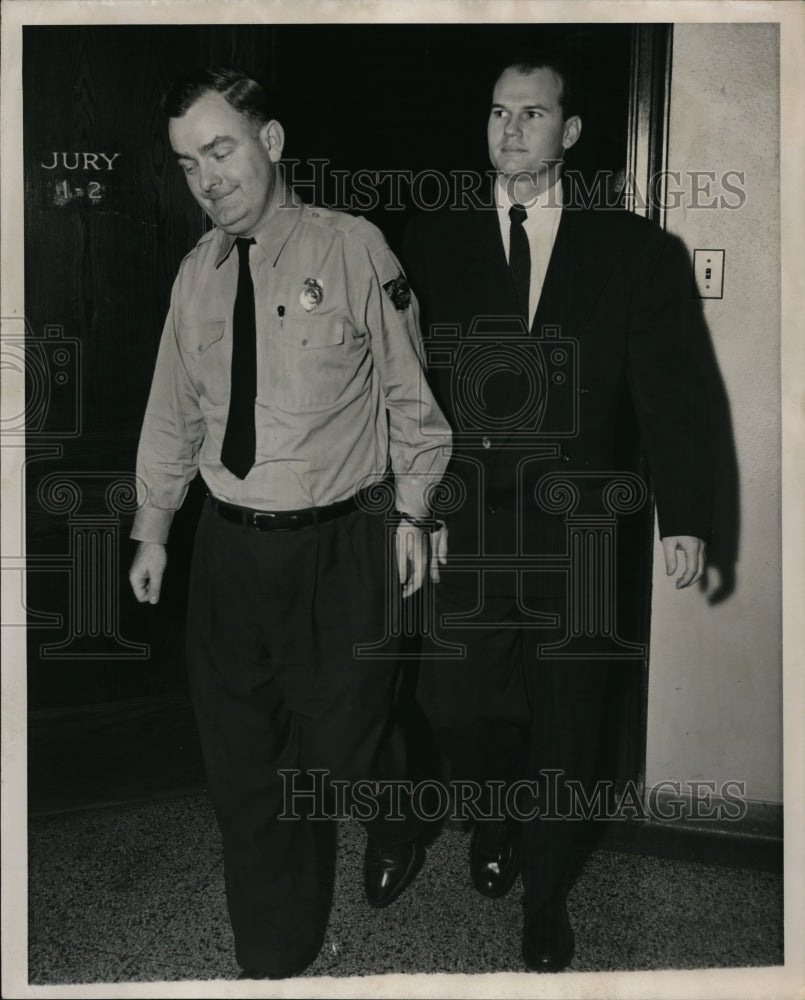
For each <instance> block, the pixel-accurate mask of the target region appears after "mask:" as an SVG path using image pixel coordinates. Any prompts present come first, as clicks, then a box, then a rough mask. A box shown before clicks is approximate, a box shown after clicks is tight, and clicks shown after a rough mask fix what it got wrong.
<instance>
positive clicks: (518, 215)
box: [509, 202, 528, 226]
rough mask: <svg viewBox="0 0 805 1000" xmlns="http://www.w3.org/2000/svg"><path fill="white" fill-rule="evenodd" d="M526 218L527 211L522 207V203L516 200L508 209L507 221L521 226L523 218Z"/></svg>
mask: <svg viewBox="0 0 805 1000" xmlns="http://www.w3.org/2000/svg"><path fill="white" fill-rule="evenodd" d="M527 218H528V212H526V210H525V209H524V208H523V206H522V205H518V204H517V203H516V202H515V203H514V204H513V205H512V206H511V208H510V209H509V221H510V222H511V223H512V224H513V225H515V226H522V224H523V223H524V222H525V220H526V219H527Z"/></svg>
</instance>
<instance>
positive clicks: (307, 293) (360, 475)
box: [130, 69, 450, 978]
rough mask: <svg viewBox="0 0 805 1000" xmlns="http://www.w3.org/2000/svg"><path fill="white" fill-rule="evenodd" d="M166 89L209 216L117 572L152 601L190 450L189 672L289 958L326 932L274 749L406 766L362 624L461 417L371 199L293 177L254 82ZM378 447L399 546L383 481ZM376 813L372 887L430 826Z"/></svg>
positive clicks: (410, 578) (143, 449)
mask: <svg viewBox="0 0 805 1000" xmlns="http://www.w3.org/2000/svg"><path fill="white" fill-rule="evenodd" d="M164 109H165V111H166V113H167V115H168V118H169V124H168V131H169V135H170V142H171V146H172V148H173V151H174V153H175V155H176V158H177V160H178V163H179V165H180V166H181V168H182V169H183V171H184V173H185V176H186V178H187V183H188V186H189V188H190V191H191V193H192V194H193V196H194V197H195V199H196V200H197V201H198V202H199V204H200V205H201V206H202V207H203V209H204V210H205V212H206V213H207V214H208V216H209V217H210V219H211V220H212V222H213V223H214V228H213V229H211V230H210V231H209V232H208V233H206V234H205V235H204V236H203V237H202V238H201V239H200V240H199V242H198V244H197V246H196V247H195V249H193V250H192V251H191V253H189V254H188V256H187V257H186V258H185V259H184V260H183V261H182V264H181V266H180V268H179V274H178V276H177V278H176V281H175V283H174V287H173V293H172V297H171V303H170V310H169V313H168V317H167V321H166V323H165V328H164V332H163V336H162V340H161V344H160V348H159V354H158V358H157V362H156V371H155V374H154V380H153V385H152V389H151V394H150V397H149V400H148V406H147V410H146V414H145V421H144V425H143V429H142V436H141V440H140V448H139V454H138V463H137V467H138V476H139V477H140V480H141V483H142V484H143V485H144V495H143V500H142V504H141V506H140V508H139V510H138V512H137V516H136V518H135V523H134V528H133V531H132V537H133V538H134V539H136V540H138V541H139V543H140V544H139V546H138V549H137V553H136V556H135V559H134V562H133V565H132V568H131V572H130V578H131V583H132V586H133V588H134V592H135V594H136V596H137V598H138V600H140V601H148V602H150V603H152V604H154V603H156V602H157V600H158V599H159V592H160V586H161V582H162V576H163V571H164V569H165V565H166V550H165V543H166V540H167V537H168V531H169V528H170V525H171V519H172V518H173V515H174V513H175V511H176V510H177V508H178V507H179V506H180V505H181V503H182V501H183V499H184V496H185V493H186V491H187V488H188V485H189V483H190V481H191V480H192V479H193V478H194V476H195V475H196V473H197V471H199V470H200V472H201V475H202V477H203V479H204V481H205V483H206V485H207V487H208V490H209V496H208V497H207V499H206V502H205V506H204V509H203V512H202V515H201V519H200V523H199V527H198V533H197V537H196V543H195V549H194V554H193V564H192V570H191V580H190V598H189V607H188V643H187V652H188V664H189V671H190V684H191V692H192V698H193V703H194V708H195V713H196V718H197V723H198V727H199V732H200V736H201V742H202V747H203V751H204V758H205V764H206V769H207V776H208V783H209V791H210V795H211V797H212V801H213V804H214V807H215V810H216V815H217V818H218V822H219V825H220V828H221V832H222V836H223V846H224V860H225V875H226V891H227V901H228V906H229V912H230V916H231V921H232V926H233V929H234V935H235V948H236V956H237V960H238V963H239V965H240V966H241V968H242V970H243V971H242V972H241V977H248V978H280V977H284V976H289V975H294V974H296V973H298V972H300V971H301V970H303V969H304V968H305V967H306V966H307V965H309V964H310V962H311V961H312V960H313V959H314V958H315V955H316V953H317V952H318V949H319V947H320V943H321V929H320V921H318V919H317V907H318V904H319V901H318V894H319V889H320V882H321V879H320V877H319V869H318V862H317V851H316V849H315V844H314V838H313V832H314V830H313V826H314V825H313V824H312V823H311V822H309V821H307V822H305V821H304V820H302V821H294V820H292V819H282V818H280V816H281V814H283V813H284V814H285V815H287V814H288V812H295V811H296V808H297V807H298V804H296V805H295V804H291V806H292V807H291V808H290V809H289V808H288V806H289V804H288V802H287V790H288V784H287V780H283V776H282V775H281V774H280V773H279V772H280V771H291V772H293V771H301V772H305V771H309V770H311V769H324V770H326V771H327V772H328V773H329V775H331V776H332V777H337V778H339V779H347V780H353V779H359V778H373V777H374V778H377V779H382V778H389V777H395V776H401V775H400V764H399V758H398V755H396V754H395V753H393V750H394V745H393V741H392V739H391V736H390V732H391V728H392V727H391V725H390V718H391V710H392V706H393V702H394V695H395V680H396V668H395V664H394V660H393V658H391V657H389V656H388V654H389V653H390V652H391V651H392V645H391V643H392V642H393V639H391V638H390V637H388V636H386V642H385V644H384V647H383V650H384V654H385V656H384V657H383V658H382V659H378V658H375V659H371V658H367V657H365V656H361V649H360V647H361V646H369V645H371V644H373V643H376V642H378V641H381V642H382V640H383V639H384V627H385V622H386V619H387V611H388V610H389V609H388V607H387V604H388V598H387V594H388V592H389V587H388V586H387V578H388V577H389V575H391V576H392V577H394V583H395V586H396V588H397V589H396V593H395V592H392V593H391V599H392V600H394V599H400V598H404V597H407V596H409V595H410V594H412V593H413V592H414V591H416V590H417V589H418V588H419V586H420V585H421V584H422V581H423V578H424V576H425V574H426V573H427V572H428V559H429V558H432V564H431V567H430V572H431V575H432V576H434V577H438V561H439V559H440V558H441V559H443V558H444V554H445V553H444V547H445V538H444V532H443V531H436V532H435V533H434V534H433V535H432V544H431V545H430V547H429V545H428V534H429V532H430V529H432V528H433V527H434V526H435V522H433V521H432V520H431V519H430V517H429V510H428V505H427V491H428V488H429V487H430V486H432V485H433V484H434V483H435V482H438V480H439V479H440V477H441V474H442V472H443V470H444V468H445V466H446V463H447V461H448V459H449V452H450V432H449V429H448V426H447V424H446V422H445V419H444V417H443V416H442V414H441V412H440V410H439V409H438V407H437V406H436V404H435V402H434V400H433V398H432V396H431V395H430V393H429V391H428V390H427V389H426V388H425V386H424V380H423V378H422V377H421V376H422V367H421V345H420V337H419V329H418V319H417V304H416V300H415V299H414V297H413V296H412V295H411V294H410V292H409V290H408V285H407V282H406V279H405V276H404V274H403V273H402V271H401V269H400V265H399V263H398V262H397V260H396V258H395V257H394V255H393V254H392V253H391V251H390V250H389V248H388V247H387V246H386V244H385V241H384V240H383V237H382V235H381V234H380V232H379V231H378V230H377V229H376V228H375V227H374V226H372V225H371V224H370V223H368V222H366V221H365V220H363V219H358V218H353V217H351V216H348V215H344V214H341V213H337V212H332V211H327V210H325V209H318V208H312V207H308V206H304V205H302V204H300V203H298V202H297V201H295V199H294V197H293V195H292V192H290V191H289V190H288V189H287V188H286V187H285V185H284V183H283V182H282V180H281V175H280V159H281V155H282V149H283V141H284V134H283V129H282V126H281V125H280V123H279V122H277V121H276V120H274V119H272V118H271V116H270V114H269V111H268V108H267V107H266V98H265V94H264V92H263V90H262V89H261V88H260V87H259V85H258V84H257V83H255V82H254V81H253V80H251V79H249V78H248V77H246V76H244V75H242V74H240V73H238V72H235V71H232V70H228V69H214V70H204V71H201V72H199V73H197V74H194V75H193V76H191V77H186V78H183V79H181V80H178V81H177V82H175V83H174V85H173V86H172V88H171V89H170V91H169V93H168V94H167V96H166V98H165V101H164ZM389 469H390V470H391V473H392V474H393V491H394V496H393V500H394V501H396V510H397V526H396V528H395V529H393V530H394V542H395V545H396V563H397V566H396V569H395V567H394V566H390V565H389V560H388V559H387V554H386V553H387V546H386V524H387V520H388V519H387V518H386V516H385V513H384V508H383V504H382V503H378V491H382V489H383V488H384V484H386V483H388V482H389V471H388V470H389ZM429 548H430V552H431V554H432V555H431V556H430V557H429V555H428V552H429ZM388 551H389V554H390V555H391V556H392V561H394V558H393V555H394V551H395V550H394V549H389V550H388ZM397 580H399V583H397ZM286 778H287V775H286ZM284 793H286V794H285V801H283V794H284ZM378 801H379V800H378ZM366 826H367V833H368V837H367V849H366V864H365V889H366V894H367V898H368V901H369V902H370V903H371V904H373V905H375V906H385V905H387V904H388V903H390V902H391V901H392V900H393V899H395V898H396V897H397V896H398V895H399V894H400V892H402V890H403V889H404V888H405V887H406V886H407V885H408V884H409V882H410V881H411V880H412V879H413V877H414V876H415V875H416V872H417V869H418V866H419V865H420V863H421V860H422V849H421V846H420V844H419V841H418V836H417V835H418V833H419V830H418V826H417V822H416V821H415V819H414V818H413V817H412V816H411V815H410V814H409V815H407V816H406V817H405V818H404V819H403V820H393V819H390V818H389V819H387V818H384V815H383V812H382V810H381V812H380V814H379V816H378V817H377V818H376V819H373V820H371V821H370V822H367V823H366Z"/></svg>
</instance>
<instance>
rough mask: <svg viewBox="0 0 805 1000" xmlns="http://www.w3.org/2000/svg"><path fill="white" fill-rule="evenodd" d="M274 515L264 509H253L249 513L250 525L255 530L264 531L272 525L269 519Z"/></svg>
mask: <svg viewBox="0 0 805 1000" xmlns="http://www.w3.org/2000/svg"><path fill="white" fill-rule="evenodd" d="M275 516H276V515H274V514H271V513H270V512H269V511H266V510H254V511H252V513H251V514H250V515H249V518H250V522H251V527H253V528H254V529H255V530H256V531H266V530H268V529H269V528H271V527H272V524H271V521H272V519H273V518H274V517H275Z"/></svg>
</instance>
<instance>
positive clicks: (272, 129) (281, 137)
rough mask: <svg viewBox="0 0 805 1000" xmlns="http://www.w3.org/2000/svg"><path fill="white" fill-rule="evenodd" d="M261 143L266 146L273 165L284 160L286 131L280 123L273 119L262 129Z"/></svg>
mask: <svg viewBox="0 0 805 1000" xmlns="http://www.w3.org/2000/svg"><path fill="white" fill-rule="evenodd" d="M260 142H262V144H263V145H264V146H265V148H266V152H267V153H268V155H269V158H270V159H271V162H272V163H278V162H279V161H280V159H281V158H282V148H283V146H284V145H285V131H284V129H283V127H282V125H280V123H279V122H278V121H276V120H275V119H273V118H272V120H271V121H270V122H266V123H265V124H264V125H262V126H261V127H260Z"/></svg>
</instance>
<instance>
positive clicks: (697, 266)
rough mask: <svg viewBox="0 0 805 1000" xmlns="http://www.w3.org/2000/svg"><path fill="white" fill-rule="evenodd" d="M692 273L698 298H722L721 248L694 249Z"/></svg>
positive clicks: (722, 271) (722, 264)
mask: <svg viewBox="0 0 805 1000" xmlns="http://www.w3.org/2000/svg"><path fill="white" fill-rule="evenodd" d="M693 273H694V275H695V278H696V291H697V293H698V295H699V298H700V299H722V298H724V251H723V250H694V251H693Z"/></svg>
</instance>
